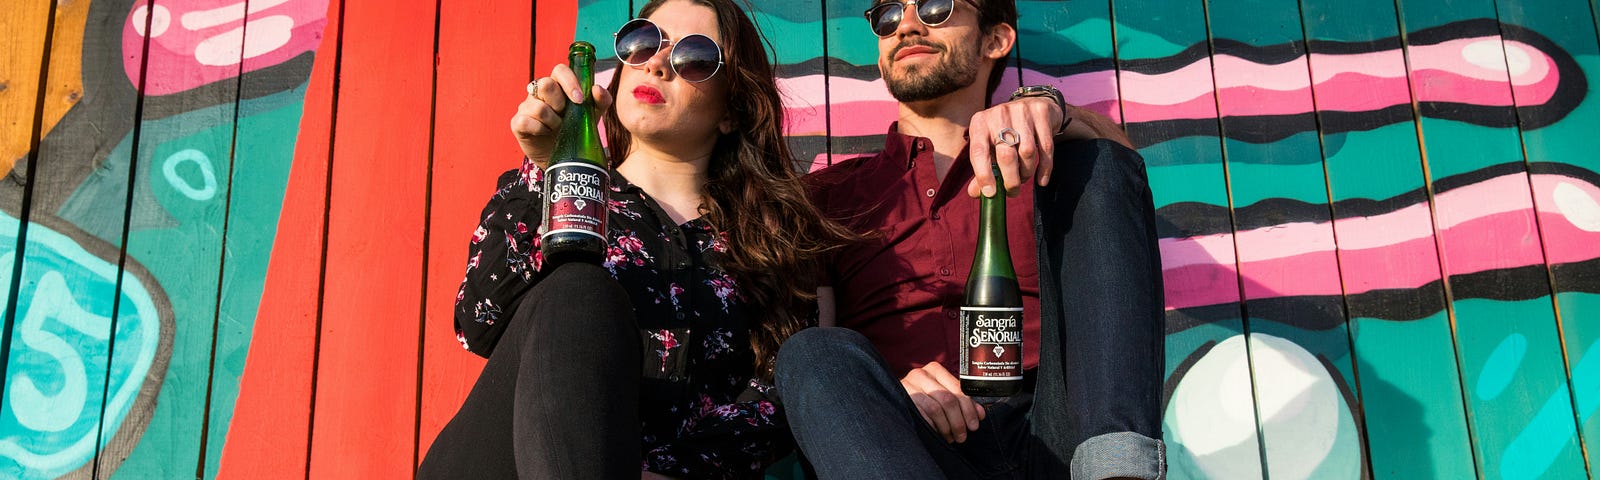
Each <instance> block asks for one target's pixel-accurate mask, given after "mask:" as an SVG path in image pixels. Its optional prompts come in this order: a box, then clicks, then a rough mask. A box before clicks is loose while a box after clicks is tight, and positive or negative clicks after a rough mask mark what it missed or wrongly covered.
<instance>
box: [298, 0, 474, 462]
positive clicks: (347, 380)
mask: <svg viewBox="0 0 1600 480" xmlns="http://www.w3.org/2000/svg"><path fill="white" fill-rule="evenodd" d="M434 5H435V3H434V0H395V1H386V2H350V3H348V4H346V5H345V7H346V8H345V23H344V26H343V28H344V29H345V34H346V38H349V39H351V40H353V41H350V42H345V43H344V44H343V45H341V48H340V57H341V58H340V77H339V81H340V85H339V97H338V102H339V104H338V110H337V112H336V115H337V121H336V124H335V127H334V128H335V132H334V135H335V137H334V138H335V142H334V144H333V152H334V154H333V177H332V183H333V188H332V190H331V191H330V192H329V196H330V206H329V209H328V218H329V220H328V244H327V269H326V273H325V274H324V277H323V281H324V292H325V293H324V295H323V303H322V317H321V318H322V328H321V340H320V342H319V345H318V363H317V373H316V375H317V377H316V382H317V383H316V392H315V398H314V405H313V408H314V410H315V412H314V417H313V422H312V426H311V427H312V432H311V469H310V475H311V477H312V478H405V477H409V476H410V475H411V474H412V471H413V470H414V468H413V467H412V463H411V462H412V460H413V458H414V457H415V455H416V444H417V438H416V432H417V423H416V422H417V392H418V390H417V379H418V368H420V353H421V352H420V350H421V345H420V344H419V335H420V334H421V321H422V311H421V307H422V291H423V282H422V269H423V244H424V228H425V220H426V219H425V214H424V212H425V209H426V206H427V205H426V203H427V194H426V189H427V187H428V183H427V182H428V157H429V151H428V142H429V137H430V136H431V132H430V128H431V123H432V122H431V119H430V118H429V115H430V113H431V103H432V99H433V98H432V96H433V65H434V38H433V32H434V14H435V11H434ZM485 48H490V47H489V46H487V45H486V46H485Z"/></svg>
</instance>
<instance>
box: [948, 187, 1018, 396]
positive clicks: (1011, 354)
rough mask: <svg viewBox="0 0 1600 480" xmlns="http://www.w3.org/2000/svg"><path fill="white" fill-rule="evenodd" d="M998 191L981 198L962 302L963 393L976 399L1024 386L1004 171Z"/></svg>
mask: <svg viewBox="0 0 1600 480" xmlns="http://www.w3.org/2000/svg"><path fill="white" fill-rule="evenodd" d="M993 171H994V181H995V184H996V186H998V187H999V192H997V193H995V195H994V196H992V197H982V198H981V199H980V200H979V201H980V202H982V204H981V205H980V207H979V211H978V222H979V224H978V253H977V255H975V256H974V257H973V259H972V272H971V273H970V274H969V275H968V276H967V298H966V300H965V301H964V302H963V303H962V305H961V337H960V338H961V364H960V365H959V367H958V370H960V371H959V372H957V376H958V377H960V378H961V392H962V393H965V394H967V395H968V396H972V397H1004V396H1009V395H1012V394H1014V393H1017V391H1018V390H1020V389H1021V388H1022V320H1023V319H1022V316H1023V314H1022V290H1021V289H1019V288H1018V287H1017V271H1016V268H1014V267H1012V265H1011V249H1010V247H1009V246H1008V245H1007V243H1006V192H1005V187H1004V185H1005V183H1004V181H1003V180H1002V179H1001V178H1000V169H999V168H998V167H997V168H995V169H994V170H993Z"/></svg>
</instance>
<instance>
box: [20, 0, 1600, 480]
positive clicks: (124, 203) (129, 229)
mask: <svg viewBox="0 0 1600 480" xmlns="http://www.w3.org/2000/svg"><path fill="white" fill-rule="evenodd" d="M23 3H25V5H19V6H15V7H12V8H9V9H8V10H7V11H6V12H4V13H0V27H4V28H3V29H0V31H4V32H7V33H5V34H4V35H6V37H5V38H6V44H7V45H11V46H8V47H6V48H7V49H8V50H7V51H8V54H7V55H8V56H7V57H5V60H4V64H3V65H0V76H3V78H0V114H3V116H4V119H3V121H4V123H0V132H3V133H4V137H3V141H0V154H3V155H0V172H4V173H6V174H7V178H6V180H7V181H5V182H0V286H4V287H5V289H4V290H0V299H4V305H5V310H4V314H5V316H4V330H3V332H0V333H3V335H0V352H3V355H0V358H3V359H4V362H5V363H4V365H3V369H4V371H5V378H4V382H3V383H0V477H6V478H58V477H74V478H76V477H102V476H113V477H122V478H173V477H188V476H190V475H194V476H200V477H204V478H218V477H224V478H231V477H238V478H257V477H261V476H267V477H272V478H278V477H301V476H304V477H308V478H309V477H316V478H324V477H338V478H345V477H361V478H399V477H404V476H407V475H409V474H410V470H411V466H412V465H414V464H415V462H416V461H417V460H418V459H419V458H420V457H421V454H422V453H423V451H425V449H426V447H427V445H428V444H429V443H430V442H431V440H432V436H433V435H434V434H435V433H436V432H437V431H438V429H439V428H440V427H442V425H443V422H444V420H445V419H448V417H449V415H450V414H451V413H453V411H454V408H455V406H457V405H459V403H460V401H461V399H462V398H463V397H464V396H465V394H466V390H467V388H469V387H470V385H471V380H472V378H473V377H474V375H475V372H476V369H477V368H481V365H482V364H481V362H479V361H477V360H476V358H475V357H471V356H470V355H469V354H467V353H465V352H463V351H460V350H459V348H458V347H456V346H454V344H453V342H452V341H451V339H450V338H449V328H450V327H449V324H450V320H449V312H450V308H449V302H450V301H451V299H452V298H453V297H452V296H453V294H454V287H455V282H457V281H458V280H459V274H460V269H461V262H462V261H463V260H464V258H463V255H464V252H465V250H464V247H465V242H466V239H467V234H468V233H469V232H470V224H471V223H472V219H473V214H474V212H476V209H477V208H478V207H481V201H482V197H483V194H484V192H487V191H488V190H487V189H489V188H492V187H491V186H490V185H489V182H491V181H492V178H493V176H494V175H495V174H496V173H498V172H499V171H501V170H503V169H505V168H508V167H505V165H509V164H511V163H514V162H513V161H514V160H516V158H515V156H516V155H517V153H516V150H515V147H514V146H513V145H511V143H510V142H509V141H507V139H505V138H503V137H504V135H503V129H504V118H503V116H504V114H507V113H509V111H510V108H512V106H514V105H515V103H516V102H517V101H519V99H520V96H521V91H522V84H523V83H524V82H526V79H527V78H530V77H533V76H542V75H543V74H544V73H545V72H547V71H548V68H549V67H550V66H551V65H552V64H553V63H554V62H555V61H558V59H559V58H561V54H562V52H563V51H564V48H565V46H566V44H567V42H568V41H570V40H571V39H572V38H574V37H576V38H578V39H585V40H590V41H592V42H594V43H595V44H596V45H598V46H600V47H601V48H600V50H601V51H600V52H599V54H600V56H601V58H602V59H605V58H606V56H607V55H610V52H609V43H608V42H606V41H605V39H606V38H608V37H609V34H610V33H611V31H612V30H613V29H614V28H615V27H616V26H617V25H620V24H621V23H622V22H623V21H625V20H626V19H627V18H629V17H630V16H631V15H630V12H631V11H634V10H636V9H637V7H638V5H635V4H633V3H630V2H629V1H627V0H577V1H574V0H563V1H555V0H540V1H538V2H511V1H502V0H493V1H486V2H481V3H482V4H481V5H480V4H474V5H464V4H462V5H452V4H451V2H440V3H436V2H433V1H421V0H396V1H394V2H385V3H383V4H382V5H379V4H376V3H361V2H344V1H342V0H253V1H247V2H236V1H232V0H55V1H54V2H49V1H40V2H23ZM750 3H751V6H752V7H753V8H752V10H753V11H754V12H755V18H756V21H757V24H758V25H759V26H761V27H762V29H763V30H764V31H765V32H766V33H767V35H768V36H769V38H770V39H771V40H772V42H773V46H774V48H775V50H776V51H775V54H776V57H775V58H776V59H777V62H778V63H779V64H780V68H779V70H778V71H779V74H780V76H781V77H782V78H781V80H780V83H781V87H782V88H783V92H784V94H785V100H786V107H787V110H786V118H787V119H788V121H789V125H788V128H789V130H790V132H791V135H792V136H791V143H792V144H793V145H794V147H795V149H796V152H797V153H798V154H799V155H800V158H799V159H797V160H798V164H797V168H802V169H813V170H814V169H817V168H823V167H826V166H827V165H829V164H830V163H833V162H838V161H841V160H843V159H846V158H851V157H854V156H859V155H863V154H868V153H871V152H872V151H873V149H875V148H878V146H879V145H881V142H882V139H883V134H884V131H885V129H886V127H887V125H888V123H889V121H891V120H892V118H893V116H894V102H893V100H892V99H891V98H890V97H889V95H888V93H887V91H886V89H885V88H884V87H883V85H882V81H881V79H880V78H879V76H878V73H877V69H876V65H875V60H874V59H875V55H876V50H875V43H874V42H873V41H872V40H873V38H872V35H871V34H870V33H869V32H868V31H867V29H866V28H864V27H865V23H864V22H863V21H862V19H861V17H860V12H861V10H862V9H864V8H865V3H864V2H863V3H862V4H860V5H857V4H855V3H851V2H823V1H820V0H792V1H784V2H778V1H769V0H752V1H751V2H750ZM1018 8H1019V11H1020V12H1021V14H1022V17H1021V32H1020V38H1019V43H1018V52H1017V55H1016V57H1015V58H1014V59H1013V61H1012V63H1011V64H1010V66H1009V68H1010V69H1011V74H1010V75H1008V76H1007V77H1006V78H1007V80H1006V81H1007V82H1008V84H1010V85H1020V84H1041V83H1048V84H1052V85H1054V86H1056V87H1057V88H1059V89H1061V91H1063V92H1065V93H1066V95H1067V97H1068V100H1069V101H1070V102H1071V103H1073V104H1075V105H1079V106H1082V107H1085V108H1088V109H1091V110H1094V111H1097V112H1100V113H1103V114H1106V115H1109V116H1110V117H1112V118H1114V119H1117V120H1119V121H1121V122H1123V123H1124V125H1125V127H1126V128H1127V130H1128V132H1129V133H1130V135H1131V137H1132V138H1133V140H1134V142H1135V143H1136V144H1137V147H1138V148H1139V150H1140V152H1141V153H1142V154H1143V155H1144V157H1145V159H1146V167H1147V172H1148V174H1149V177H1150V181H1151V187H1152V191H1153V192H1154V195H1155V200H1156V207H1157V212H1156V214H1157V217H1158V218H1157V221H1158V224H1159V231H1160V236H1161V240H1160V246H1161V254H1162V263H1163V269H1164V275H1165V280H1166V283H1165V284H1166V288H1167V292H1166V294H1167V297H1166V300H1167V317H1166V319H1167V332H1168V335H1167V358H1166V366H1167V381H1166V391H1165V392H1164V393H1165V399H1166V401H1165V405H1166V415H1165V425H1164V426H1165V435H1166V438H1165V440H1166V441H1167V443H1168V447H1169V452H1168V453H1169V455H1168V460H1169V468H1170V469H1171V471H1170V475H1171V477H1172V478H1177V479H1202V478H1215V479H1248V478H1269V477H1270V478H1273V479H1275V480H1276V479H1300V478H1306V479H1344V478H1395V479H1413V478H1450V479H1454V478H1493V479H1502V478H1503V479H1532V478H1585V477H1586V476H1587V475H1588V471H1589V470H1588V467H1587V463H1586V460H1585V459H1586V458H1588V457H1590V456H1591V455H1590V454H1592V453H1594V452H1593V450H1592V449H1593V448H1595V445H1596V442H1597V441H1600V419H1597V418H1596V415H1595V414H1596V412H1597V410H1600V350H1594V349H1592V348H1591V347H1593V346H1595V345H1596V343H1597V342H1600V322H1596V320H1597V319H1600V158H1597V157H1596V156H1595V155H1594V153H1593V152H1595V151H1596V150H1597V148H1600V136H1597V135H1596V134H1595V132H1597V131H1600V101H1597V100H1595V99H1594V98H1592V92H1594V91H1595V89H1594V85H1595V83H1594V82H1595V81H1596V80H1594V79H1593V78H1594V77H1595V76H1596V72H1600V31H1597V30H1596V23H1597V16H1596V12H1597V11H1600V8H1596V7H1595V5H1594V4H1593V3H1592V2H1585V1H1583V0H1538V1H1524V2H1504V1H1500V2H1496V1H1493V0H1437V1H1433V2H1411V1H1393V0H1383V1H1378V0H1343V1H1339V2H1334V1H1331V0H1300V1H1298V2H1268V3H1266V4H1263V3H1261V2H1251V1H1244V0H1201V1H1172V0H1115V1H1104V2H1097V3H1096V2H1085V1H1083V0H1073V1H1062V0H1054V1H1046V0H1031V1H1020V2H1018ZM484 45H495V46H496V48H484V47H483V46H484ZM529 59H531V60H532V61H531V63H532V65H531V66H529V65H527V64H528V63H530V62H529ZM615 64H616V62H615V61H614V59H612V60H603V61H602V68H610V67H614V66H615ZM1002 90H1007V89H1006V88H1002ZM375 322H377V323H376V324H377V325H379V326H376V327H375V326H374V324H375ZM769 476H771V477H777V478H795V477H797V476H799V473H798V470H797V467H795V465H794V464H793V463H792V462H786V463H782V464H780V465H779V466H777V467H775V468H774V469H773V470H772V471H770V472H769Z"/></svg>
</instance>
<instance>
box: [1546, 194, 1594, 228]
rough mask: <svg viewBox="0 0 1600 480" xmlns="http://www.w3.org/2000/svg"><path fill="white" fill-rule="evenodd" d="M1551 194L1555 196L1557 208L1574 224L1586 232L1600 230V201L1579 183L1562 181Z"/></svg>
mask: <svg viewBox="0 0 1600 480" xmlns="http://www.w3.org/2000/svg"><path fill="white" fill-rule="evenodd" d="M1551 196H1552V197H1554V198H1555V202H1556V210H1557V211H1559V212H1561V214H1562V215H1565V216H1566V217H1567V221H1568V222H1572V226H1574V227H1578V228H1579V229H1580V230H1583V231H1585V232H1600V202H1597V201H1596V200H1595V198H1594V196H1592V195H1589V192H1585V191H1583V189H1582V188H1579V187H1578V186H1577V185H1573V184H1571V183H1567V182H1561V183H1557V184H1556V188H1555V191H1553V192H1551Z"/></svg>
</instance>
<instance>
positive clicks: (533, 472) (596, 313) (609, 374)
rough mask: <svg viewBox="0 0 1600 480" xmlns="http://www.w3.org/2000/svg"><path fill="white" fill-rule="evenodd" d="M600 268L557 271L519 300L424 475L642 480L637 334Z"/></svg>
mask: <svg viewBox="0 0 1600 480" xmlns="http://www.w3.org/2000/svg"><path fill="white" fill-rule="evenodd" d="M630 305H631V304H630V302H629V301H628V297H627V294H626V292H624V291H623V290H622V287H620V286H618V285H617V284H616V282H615V281H614V280H613V279H612V278H611V277H610V275H608V274H607V273H606V271H605V270H604V269H602V268H600V267H597V266H593V265H582V264H569V265H563V266H561V267H560V268H557V269H556V270H555V271H554V272H551V273H550V274H549V276H548V277H547V278H545V279H544V280H543V281H541V282H540V283H539V285H538V286H536V287H534V289H533V290H531V291H529V292H528V294H526V295H524V296H523V299H522V301H521V302H520V303H519V305H518V307H517V309H516V311H515V313H514V314H513V315H512V316H511V318H510V321H511V322H512V323H511V324H510V325H508V326H507V329H506V333H505V335H504V336H503V337H502V338H501V339H500V343H499V345H498V346H496V347H495V350H494V353H493V354H491V355H490V357H489V362H488V363H487V364H486V365H485V366H484V369H483V372H482V373H481V374H480V375H479V377H478V382H477V383H476V384H475V385H474V386H473V388H472V392H471V393H470V394H468V396H467V400H466V402H464V403H463V404H462V406H461V410H460V411H459V412H457V413H456V416H455V418H453V419H451V420H450V423H449V424H447V425H446V426H445V428H444V430H443V431H441V432H440V433H439V437H438V438H437V439H435V440H434V444H433V447H432V448H430V449H429V451H428V454H427V457H426V458H425V459H424V460H423V462H422V466H421V468H420V469H419V471H418V474H419V475H418V476H419V477H420V478H514V477H518V476H520V477H521V478H637V477H638V475H639V469H640V453H639V435H640V434H639V408H638V399H639V391H638V389H639V368H640V367H639V366H640V365H641V363H640V362H641V360H640V350H639V333H638V328H637V326H636V323H635V322H634V319H633V309H632V307H631V306H630Z"/></svg>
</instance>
